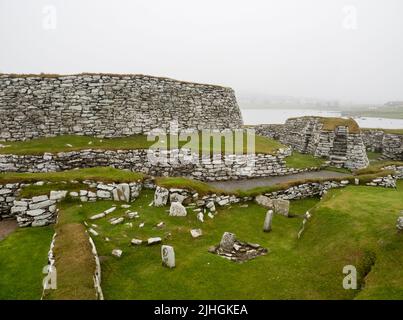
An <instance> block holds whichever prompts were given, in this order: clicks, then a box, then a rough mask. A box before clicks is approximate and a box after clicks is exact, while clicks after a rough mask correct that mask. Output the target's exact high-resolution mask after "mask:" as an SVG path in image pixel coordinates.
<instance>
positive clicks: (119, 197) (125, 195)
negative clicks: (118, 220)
mask: <svg viewBox="0 0 403 320" xmlns="http://www.w3.org/2000/svg"><path fill="white" fill-rule="evenodd" d="M113 200H115V201H125V202H129V201H130V186H129V184H128V183H121V184H118V185H117V186H116V188H115V189H113Z"/></svg>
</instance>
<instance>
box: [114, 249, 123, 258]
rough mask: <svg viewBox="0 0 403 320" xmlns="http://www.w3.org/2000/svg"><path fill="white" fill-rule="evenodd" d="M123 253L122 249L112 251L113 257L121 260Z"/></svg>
mask: <svg viewBox="0 0 403 320" xmlns="http://www.w3.org/2000/svg"><path fill="white" fill-rule="evenodd" d="M122 253H123V251H122V250H120V249H113V250H112V255H113V256H115V257H118V258H120V257H121V256H122Z"/></svg>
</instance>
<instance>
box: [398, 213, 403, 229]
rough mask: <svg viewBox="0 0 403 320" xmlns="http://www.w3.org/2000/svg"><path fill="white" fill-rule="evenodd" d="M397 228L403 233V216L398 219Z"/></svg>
mask: <svg viewBox="0 0 403 320" xmlns="http://www.w3.org/2000/svg"><path fill="white" fill-rule="evenodd" d="M396 228H397V230H398V231H403V216H401V217H399V218H397V223H396Z"/></svg>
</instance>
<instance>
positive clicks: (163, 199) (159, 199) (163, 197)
mask: <svg viewBox="0 0 403 320" xmlns="http://www.w3.org/2000/svg"><path fill="white" fill-rule="evenodd" d="M168 196H169V190H168V189H165V188H161V187H158V186H157V188H156V189H155V194H154V206H156V207H162V206H165V205H166V204H167V202H168Z"/></svg>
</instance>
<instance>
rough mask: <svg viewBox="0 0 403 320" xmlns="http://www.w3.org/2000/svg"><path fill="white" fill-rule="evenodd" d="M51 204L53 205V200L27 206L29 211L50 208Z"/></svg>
mask: <svg viewBox="0 0 403 320" xmlns="http://www.w3.org/2000/svg"><path fill="white" fill-rule="evenodd" d="M53 204H55V201H53V200H46V201H42V202H37V203H31V204H30V205H29V209H31V210H35V209H42V208H46V207H50V206H51V205H53Z"/></svg>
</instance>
